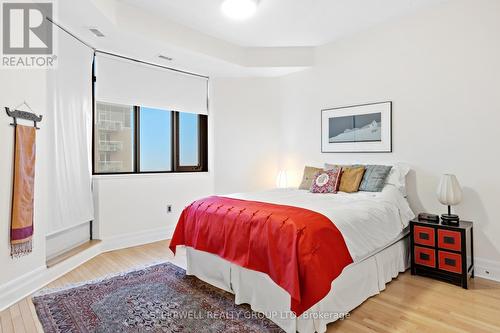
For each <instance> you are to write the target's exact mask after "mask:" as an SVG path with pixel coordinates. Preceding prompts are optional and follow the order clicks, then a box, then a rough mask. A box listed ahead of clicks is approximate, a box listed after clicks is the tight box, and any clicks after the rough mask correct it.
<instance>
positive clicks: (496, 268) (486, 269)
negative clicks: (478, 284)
mask: <svg viewBox="0 0 500 333" xmlns="http://www.w3.org/2000/svg"><path fill="white" fill-rule="evenodd" d="M474 274H475V276H478V277H481V278H484V279H488V280H494V281H498V282H500V262H497V261H493V260H487V259H481V258H474Z"/></svg>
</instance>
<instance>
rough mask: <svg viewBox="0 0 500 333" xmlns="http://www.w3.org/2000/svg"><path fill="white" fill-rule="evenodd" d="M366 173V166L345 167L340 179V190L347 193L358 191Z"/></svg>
mask: <svg viewBox="0 0 500 333" xmlns="http://www.w3.org/2000/svg"><path fill="white" fill-rule="evenodd" d="M364 174H365V167H364V166H360V167H353V168H343V169H342V177H341V179H340V187H339V190H340V191H342V192H347V193H353V192H358V190H359V184H361V181H362V180H363V175H364Z"/></svg>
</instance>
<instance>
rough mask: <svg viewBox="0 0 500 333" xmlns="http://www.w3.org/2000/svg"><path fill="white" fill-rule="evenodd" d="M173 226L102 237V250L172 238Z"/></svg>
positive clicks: (106, 250) (112, 249)
mask: <svg viewBox="0 0 500 333" xmlns="http://www.w3.org/2000/svg"><path fill="white" fill-rule="evenodd" d="M174 228H175V226H169V227H162V228H156V229H149V230H144V231H140V232H134V233H127V234H121V235H116V236H112V237H103V238H102V239H101V240H102V244H101V247H102V252H108V251H114V250H119V249H124V248H127V247H132V246H138V245H143V244H148V243H154V242H158V241H161V240H165V239H169V238H172V235H173V234H174Z"/></svg>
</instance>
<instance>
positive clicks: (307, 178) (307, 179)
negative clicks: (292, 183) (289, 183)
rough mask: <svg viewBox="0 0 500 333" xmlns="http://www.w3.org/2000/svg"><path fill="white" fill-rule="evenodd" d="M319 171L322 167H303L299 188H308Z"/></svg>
mask: <svg viewBox="0 0 500 333" xmlns="http://www.w3.org/2000/svg"><path fill="white" fill-rule="evenodd" d="M320 171H323V169H321V168H315V167H310V166H306V167H305V168H304V175H303V176H302V182H301V183H300V185H299V190H310V189H311V185H312V182H313V180H314V177H315V176H316V174H317V173H318V172H320Z"/></svg>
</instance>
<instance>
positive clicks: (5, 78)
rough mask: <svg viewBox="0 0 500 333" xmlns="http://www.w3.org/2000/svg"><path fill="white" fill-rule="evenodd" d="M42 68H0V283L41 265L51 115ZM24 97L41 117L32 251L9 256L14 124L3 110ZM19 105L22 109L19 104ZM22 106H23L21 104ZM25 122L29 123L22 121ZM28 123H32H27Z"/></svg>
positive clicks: (38, 134)
mask: <svg viewBox="0 0 500 333" xmlns="http://www.w3.org/2000/svg"><path fill="white" fill-rule="evenodd" d="M46 86H47V85H46V72H45V71H44V70H36V69H24V70H23V69H21V70H12V69H0V91H1V94H0V107H1V110H0V142H1V144H0V156H1V158H0V268H1V269H0V286H1V285H2V284H4V283H6V282H8V281H10V280H13V279H15V278H17V277H19V276H21V275H23V274H26V273H28V272H30V271H31V270H34V269H36V268H39V267H41V266H43V265H45V226H46V224H47V220H48V214H49V212H48V211H47V202H48V200H50V199H49V198H48V197H47V192H48V186H50V181H49V180H48V179H47V177H46V174H47V171H48V169H47V163H48V159H49V158H48V156H47V149H48V148H49V145H50V143H49V133H50V128H47V127H45V124H46V123H47V121H46V120H47V118H49V117H50V116H51V115H50V113H49V112H47V111H48V108H47V107H46ZM24 100H26V102H27V103H28V104H29V105H30V106H31V108H32V109H33V110H34V111H35V112H36V113H38V114H42V115H43V117H44V120H45V121H42V123H40V126H39V127H41V128H42V129H41V130H39V131H37V142H36V150H37V153H36V169H35V211H34V220H35V235H34V241H33V253H31V254H29V255H27V256H24V257H21V258H19V259H12V258H11V257H10V244H9V242H10V218H11V205H12V199H11V198H12V177H13V174H12V173H13V168H12V167H13V159H14V127H12V126H9V123H11V118H9V117H8V116H7V114H6V113H5V109H4V107H5V106H8V107H15V106H17V105H19V104H21V103H22V102H23V101H24ZM20 109H23V108H21V107H20ZM24 110H25V108H24ZM26 124H29V123H26ZM31 124H32V123H31Z"/></svg>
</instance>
